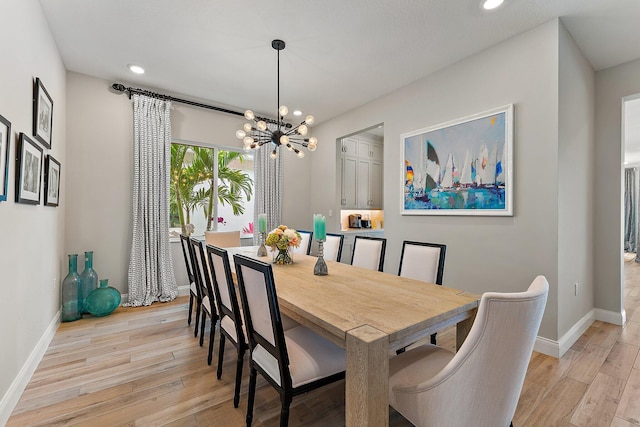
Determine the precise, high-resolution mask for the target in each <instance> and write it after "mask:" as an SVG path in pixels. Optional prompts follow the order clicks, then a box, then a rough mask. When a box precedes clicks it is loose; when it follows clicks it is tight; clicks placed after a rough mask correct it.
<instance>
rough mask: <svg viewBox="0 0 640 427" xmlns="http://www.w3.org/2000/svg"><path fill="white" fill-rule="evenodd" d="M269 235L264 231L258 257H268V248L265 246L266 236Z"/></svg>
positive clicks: (261, 235) (261, 234)
mask: <svg viewBox="0 0 640 427" xmlns="http://www.w3.org/2000/svg"><path fill="white" fill-rule="evenodd" d="M265 234H267V233H265V232H264V231H263V232H261V233H260V247H259V248H258V254H257V255H258V256H267V248H266V246H265V245H264V235H265Z"/></svg>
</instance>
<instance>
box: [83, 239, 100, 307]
mask: <svg viewBox="0 0 640 427" xmlns="http://www.w3.org/2000/svg"><path fill="white" fill-rule="evenodd" d="M80 279H81V280H82V297H83V301H82V312H83V313H88V311H87V308H86V303H87V297H88V296H89V294H90V293H91V291H93V290H94V289H96V288H97V287H98V274H97V273H96V271H95V270H94V269H93V252H92V251H89V252H85V253H84V271H83V272H82V274H80Z"/></svg>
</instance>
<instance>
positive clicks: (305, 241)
mask: <svg viewBox="0 0 640 427" xmlns="http://www.w3.org/2000/svg"><path fill="white" fill-rule="evenodd" d="M299 233H300V237H301V239H300V246H298V247H297V248H296V247H294V248H293V253H294V254H302V255H306V254H307V248H308V247H309V238H310V237H311V234H310V233H302V232H299Z"/></svg>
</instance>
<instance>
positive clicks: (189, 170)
mask: <svg viewBox="0 0 640 427" xmlns="http://www.w3.org/2000/svg"><path fill="white" fill-rule="evenodd" d="M253 193H254V183H253V155H252V154H247V153H244V152H242V151H237V150H233V149H226V148H224V149H223V148H218V147H213V148H211V147H201V146H197V145H188V144H182V143H175V142H174V143H172V144H171V188H170V196H171V200H170V202H171V204H170V207H171V214H170V226H171V234H172V237H177V234H178V233H184V234H186V235H191V236H202V235H204V232H205V231H212V230H214V231H215V230H218V231H235V230H240V231H241V236H245V237H251V236H252V235H253V202H252V200H251V198H252V196H253Z"/></svg>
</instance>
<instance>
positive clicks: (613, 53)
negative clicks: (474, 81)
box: [40, 0, 640, 122]
mask: <svg viewBox="0 0 640 427" xmlns="http://www.w3.org/2000/svg"><path fill="white" fill-rule="evenodd" d="M40 2H41V4H42V7H43V9H44V12H45V14H46V16H47V19H48V21H49V24H50V26H51V30H52V32H53V35H54V37H55V40H56V43H57V45H58V48H59V50H60V52H61V54H62V58H63V60H64V63H65V66H66V67H67V69H69V70H71V71H76V72H80V73H84V74H89V75H93V76H97V77H101V78H104V79H107V80H110V81H113V82H123V83H125V84H127V85H134V86H138V87H143V88H151V89H155V90H159V91H168V92H173V93H179V94H182V95H184V97H189V98H199V99H201V100H206V101H208V102H210V103H214V104H215V105H219V106H227V107H232V108H233V109H236V110H239V111H243V110H244V109H246V108H252V109H253V110H255V111H256V112H258V113H262V114H265V115H269V116H274V115H275V110H276V107H277V105H276V104H277V101H276V51H275V50H273V49H272V48H271V40H273V39H275V38H280V39H283V40H284V41H285V42H286V43H287V47H286V49H285V50H284V51H282V52H281V54H280V67H281V68H280V73H281V90H280V92H281V95H280V100H281V103H282V104H286V105H287V106H289V108H290V110H293V109H301V110H303V112H304V113H305V114H314V115H315V116H316V119H317V121H318V122H321V121H324V120H327V119H329V118H331V117H333V116H336V115H339V114H341V113H343V112H345V111H348V110H350V109H353V108H355V107H357V106H359V105H362V104H364V103H366V102H368V101H371V100H373V99H375V98H378V97H380V96H382V95H384V94H386V93H389V92H392V91H394V90H396V89H398V88H400V87H402V86H404V85H407V84H408V83H411V82H413V81H415V80H417V79H419V78H421V77H424V76H426V75H428V74H430V73H433V72H434V71H437V70H440V69H443V68H445V67H447V66H448V65H450V64H452V63H454V62H456V61H459V60H461V59H463V58H465V57H467V56H469V55H472V54H473V53H476V52H479V51H481V50H483V49H486V48H488V47H490V46H492V45H495V44H496V43H499V42H501V41H503V40H505V39H507V38H509V37H512V36H514V35H516V34H518V33H521V32H523V31H526V30H528V29H530V28H533V27H535V26H537V25H540V24H541V23H544V22H546V21H549V20H550V19H552V18H554V17H561V18H562V21H563V22H564V24H565V25H566V27H567V29H568V30H569V32H570V33H571V34H572V36H573V37H574V38H575V40H576V42H577V43H578V45H579V46H580V48H581V49H582V51H583V52H584V54H585V56H586V57H587V59H588V60H589V61H590V63H591V64H592V65H593V67H594V69H595V70H600V69H604V68H608V67H611V66H615V65H618V64H620V63H623V62H627V61H629V60H633V59H636V58H639V57H640V42H639V41H640V25H639V24H638V22H639V18H640V1H639V0H535V1H532V0H506V1H505V5H503V6H502V7H501V8H499V9H497V10H495V11H493V12H485V11H483V10H482V9H481V8H480V0H394V1H389V0H348V1H347V0H321V1H319V0H296V1H293V0H271V1H260V2H258V1H250V0H234V1H221V0H180V1H178V0H90V1H89V0H40ZM130 63H136V64H140V65H142V66H143V67H145V68H146V70H147V72H146V73H145V74H144V75H142V76H136V75H133V74H132V73H131V72H129V71H128V69H127V68H126V66H127V64H130ZM114 96H115V95H114Z"/></svg>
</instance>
